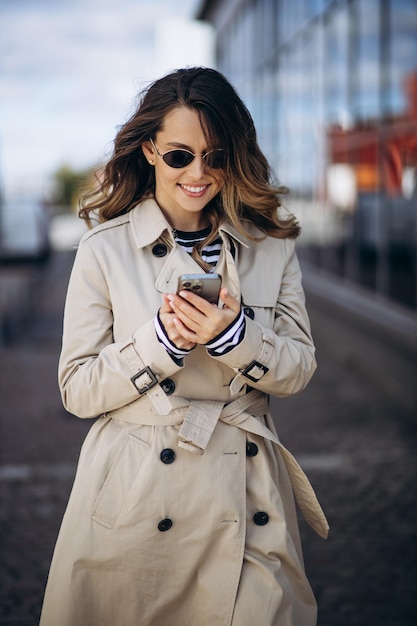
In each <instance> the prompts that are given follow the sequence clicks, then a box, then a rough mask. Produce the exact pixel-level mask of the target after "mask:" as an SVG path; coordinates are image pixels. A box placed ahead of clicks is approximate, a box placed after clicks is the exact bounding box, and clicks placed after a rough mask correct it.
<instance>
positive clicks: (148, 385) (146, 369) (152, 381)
mask: <svg viewBox="0 0 417 626" xmlns="http://www.w3.org/2000/svg"><path fill="white" fill-rule="evenodd" d="M144 374H147V375H148V376H149V378H150V381H149V382H146V383H145V384H144V385H143V387H139V386H138V385H137V383H136V381H137V380H138V378H140V377H141V376H143V375H144ZM130 380H131V381H132V383H133V384H134V385H135V387H136V389H137V390H138V392H139V394H140V395H143V394H144V393H146V392H147V391H149V390H150V389H152V387H155V385H157V384H158V380H157V378H156V376H155V374H154V373H153V371H152V370H151V368H150V367H149V366H146V367H144V368H143V370H140V372H138V373H137V374H135V375H134V376H132V378H131V379H130Z"/></svg>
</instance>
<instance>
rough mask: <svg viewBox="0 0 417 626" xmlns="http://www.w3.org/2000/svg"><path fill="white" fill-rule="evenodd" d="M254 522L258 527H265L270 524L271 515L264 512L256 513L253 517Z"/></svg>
mask: <svg viewBox="0 0 417 626" xmlns="http://www.w3.org/2000/svg"><path fill="white" fill-rule="evenodd" d="M253 521H254V522H255V524H256V525H257V526H265V524H267V523H268V522H269V515H268V513H265V512H264V511H258V513H255V515H254V516H253Z"/></svg>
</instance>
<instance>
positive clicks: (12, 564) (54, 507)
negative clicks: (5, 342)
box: [0, 252, 417, 626]
mask: <svg viewBox="0 0 417 626" xmlns="http://www.w3.org/2000/svg"><path fill="white" fill-rule="evenodd" d="M71 259H72V253H71V252H59V253H56V254H55V256H54V258H53V261H52V263H51V264H50V267H49V269H48V273H47V275H46V277H45V281H44V283H43V286H42V288H41V290H40V291H39V294H38V303H39V305H38V312H37V316H36V319H35V322H34V324H32V326H31V327H30V328H28V329H27V330H26V332H25V333H24V334H23V335H22V336H21V338H20V340H19V341H18V342H15V343H14V344H13V345H12V346H4V347H3V348H2V349H1V350H0V398H1V403H0V498H1V500H0V533H1V534H0V541H1V545H0V555H1V557H0V625H1V626H36V625H37V624H38V619H39V611H40V606H41V602H42V594H43V589H44V585H45V581H46V577H47V572H48V567H49V563H50V559H51V555H52V550H53V545H54V542H55V539H56V535H57V532H58V528H59V524H60V520H61V517H62V514H63V511H64V508H65V504H66V502H67V499H68V495H69V491H70V489H71V484H72V480H73V476H74V472H75V466H76V460H77V456H78V452H79V448H80V445H81V442H82V440H83V438H84V436H85V434H86V432H87V429H88V428H89V425H90V424H89V423H88V422H85V421H83V420H77V419H76V418H74V417H72V416H70V415H68V414H67V413H66V412H65V411H64V409H63V408H62V406H61V401H60V398H59V393H58V389H57V384H56V366H57V359H58V352H59V346H60V333H61V320H62V306H63V299H64V294H65V289H66V284H67V280H68V274H69V269H70V264H71ZM308 302H309V311H310V315H311V319H312V325H313V330H314V335H315V339H316V343H317V348H318V350H317V354H318V362H319V368H318V371H317V373H316V375H315V377H314V378H313V380H312V382H311V383H310V386H309V387H308V388H307V389H306V390H305V391H304V392H303V393H301V394H299V395H298V396H295V397H293V398H288V399H283V400H273V403H272V406H273V412H274V415H275V419H276V423H277V426H278V429H279V433H280V436H281V439H282V441H283V442H284V443H285V444H286V445H287V447H288V448H289V449H290V450H291V451H292V452H293V453H294V454H295V455H296V456H297V458H298V459H299V461H300V463H301V464H302V466H303V467H304V469H305V470H306V471H307V473H308V475H309V476H310V479H311V481H312V483H313V485H314V487H315V489H316V491H317V493H318V496H319V499H320V501H321V503H322V505H323V507H324V509H325V511H326V514H327V516H328V519H329V523H330V526H331V532H330V537H329V539H328V541H327V542H326V541H323V540H322V539H320V538H319V537H316V536H315V534H314V533H313V531H311V530H310V528H309V527H307V526H306V524H305V523H304V521H303V520H300V525H301V533H302V537H303V545H304V553H305V562H306V569H307V572H308V574H309V577H310V580H311V583H312V586H313V588H314V591H315V593H316V595H317V598H318V602H319V608H320V617H319V626H412V625H413V626H414V625H415V624H416V623H417V541H416V532H417V502H416V480H415V479H416V473H417V472H416V469H417V468H416V455H415V443H416V408H417V401H416V393H417V385H416V382H417V359H416V354H415V352H414V350H413V349H412V348H411V347H407V345H403V344H401V345H400V344H397V343H396V341H395V340H394V339H393V337H392V336H390V335H389V334H387V333H386V332H384V333H383V332H381V331H380V330H378V328H377V325H374V324H370V323H367V324H365V323H364V322H363V320H362V321H360V320H358V319H356V318H355V316H353V315H352V314H350V313H349V314H348V313H346V312H344V311H343V310H342V309H341V308H340V307H337V306H335V305H331V304H330V303H329V302H327V301H326V300H325V299H323V298H322V297H321V296H319V295H317V294H314V293H311V294H310V293H309V294H308ZM138 624H139V623H138ZM57 626H59V625H57ZM97 626H99V625H97ZM115 626H118V625H115ZM196 626H211V625H200V624H196ZM261 626H262V625H261ZM297 626H303V625H302V624H300V625H297Z"/></svg>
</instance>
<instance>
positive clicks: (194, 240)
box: [174, 226, 222, 267]
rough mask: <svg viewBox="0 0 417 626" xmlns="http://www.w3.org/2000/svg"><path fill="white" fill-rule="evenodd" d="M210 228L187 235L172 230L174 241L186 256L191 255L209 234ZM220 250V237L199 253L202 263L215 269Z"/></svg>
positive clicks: (182, 231) (181, 231) (186, 233)
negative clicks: (186, 253)
mask: <svg viewBox="0 0 417 626" xmlns="http://www.w3.org/2000/svg"><path fill="white" fill-rule="evenodd" d="M210 231H211V226H208V227H207V228H204V229H203V230H197V231H195V232H192V233H189V232H187V231H184V230H174V239H175V241H176V242H177V244H178V245H180V246H181V247H182V248H183V249H184V250H185V251H186V252H188V254H191V253H192V251H193V249H194V247H195V246H196V245H197V244H198V243H200V242H201V241H204V239H206V237H208V235H209V234H210ZM221 249H222V240H221V237H220V235H219V236H218V237H216V239H215V240H214V241H213V242H212V243H211V244H210V245H209V246H205V247H204V248H203V250H202V251H201V258H202V259H203V261H205V262H206V263H208V264H209V265H212V266H213V267H215V266H216V265H217V261H218V260H219V258H220V252H221Z"/></svg>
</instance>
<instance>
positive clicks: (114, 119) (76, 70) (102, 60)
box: [0, 0, 197, 193]
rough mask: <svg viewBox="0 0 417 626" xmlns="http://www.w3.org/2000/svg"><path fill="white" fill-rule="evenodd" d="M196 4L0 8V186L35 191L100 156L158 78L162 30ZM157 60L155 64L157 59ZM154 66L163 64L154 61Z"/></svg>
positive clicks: (109, 2)
mask: <svg viewBox="0 0 417 626" xmlns="http://www.w3.org/2000/svg"><path fill="white" fill-rule="evenodd" d="M196 4H197V2H196V0H178V1H175V0H174V1H172V0H153V1H152V2H149V1H147V0H32V1H29V0H9V1H7V0H0V19H1V23H2V38H1V43H0V93H1V102H2V104H1V109H0V184H1V182H2V181H3V186H4V187H5V188H6V193H9V192H10V193H15V192H16V191H17V190H22V188H25V189H29V190H31V191H32V190H34V189H35V188H36V190H38V191H39V190H40V189H41V188H42V187H43V186H44V185H45V184H46V181H47V179H48V175H49V174H50V173H51V172H52V171H54V169H55V168H56V167H57V166H59V165H60V164H61V163H62V162H68V163H70V164H72V165H74V166H75V167H78V166H80V167H86V166H89V165H91V164H94V163H95V162H97V161H99V160H100V159H102V158H103V156H104V150H105V146H106V145H108V144H109V142H111V140H112V139H113V136H114V132H115V129H116V126H117V125H119V124H120V123H122V122H123V121H124V120H125V119H126V118H127V117H128V115H129V114H130V112H131V110H132V107H133V105H134V102H135V96H136V94H137V92H138V91H139V90H141V89H142V88H143V87H144V86H145V85H146V84H147V83H148V82H149V81H151V80H153V79H154V78H156V77H157V75H156V74H155V69H156V58H157V55H156V50H155V40H156V37H157V30H158V28H157V27H158V25H160V23H161V20H162V19H164V20H166V19H167V18H168V17H169V16H170V15H172V16H175V17H176V18H177V17H178V16H179V17H181V16H183V17H190V16H192V15H194V13H195V7H196ZM159 58H160V57H159ZM158 62H159V63H160V61H158Z"/></svg>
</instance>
